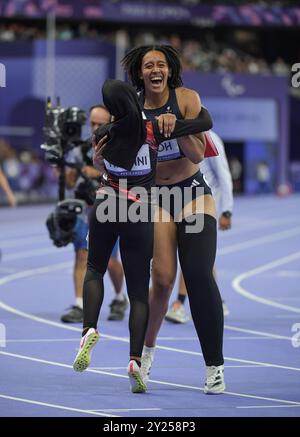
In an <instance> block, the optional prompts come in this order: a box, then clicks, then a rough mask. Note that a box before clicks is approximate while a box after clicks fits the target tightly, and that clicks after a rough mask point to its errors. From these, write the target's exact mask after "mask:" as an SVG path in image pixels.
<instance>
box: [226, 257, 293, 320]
mask: <svg viewBox="0 0 300 437" xmlns="http://www.w3.org/2000/svg"><path fill="white" fill-rule="evenodd" d="M298 259H300V252H295V253H292V254H291V255H288V256H284V257H282V258H279V259H277V260H275V261H272V262H270V263H267V264H263V265H261V266H260V267H256V268H255V269H252V270H248V271H247V272H244V273H241V274H240V275H238V276H237V277H236V278H234V280H233V281H232V287H233V289H234V290H235V291H236V292H237V293H238V294H241V295H242V296H244V297H245V298H247V299H250V300H253V301H255V302H259V303H261V304H264V305H269V306H272V307H275V308H280V309H281V310H286V311H291V312H294V313H298V314H300V308H298V307H294V306H290V305H284V304H281V303H279V302H274V301H273V300H270V299H265V298H263V297H260V296H257V295H255V294H253V293H250V292H249V291H247V290H246V289H245V288H244V287H242V286H241V282H242V281H244V280H245V279H248V278H251V277H252V276H256V275H258V274H260V273H263V272H266V271H268V270H272V269H274V268H276V267H278V266H281V265H283V264H287V263H289V262H293V261H295V260H298Z"/></svg>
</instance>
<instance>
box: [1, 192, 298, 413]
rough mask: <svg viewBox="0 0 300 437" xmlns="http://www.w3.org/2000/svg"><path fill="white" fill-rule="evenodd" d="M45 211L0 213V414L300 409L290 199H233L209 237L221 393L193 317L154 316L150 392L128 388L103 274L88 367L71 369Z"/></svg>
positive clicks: (65, 272)
mask: <svg viewBox="0 0 300 437" xmlns="http://www.w3.org/2000/svg"><path fill="white" fill-rule="evenodd" d="M51 209H52V208H51V206H42V207H28V208H18V209H16V210H12V209H2V210H1V211H0V224H1V227H0V232H1V234H0V247H1V249H2V262H1V264H0V321H1V325H0V331H1V332H2V337H1V336H0V341H1V338H2V343H0V367H1V382H0V415H1V416H13V417H14V416H24V417H25V416H56V417H58V416H65V417H66V416H69V417H75V416H89V417H92V416H120V417H139V416H142V417H187V416H189V417H202V416H274V417H275V416H276V417H278V416H298V417H299V416H300V344H299V343H300V335H299V336H298V338H299V340H298V342H297V341H296V340H297V338H295V341H294V343H295V345H294V346H297V345H298V344H299V347H293V345H292V337H293V335H295V334H296V335H297V332H299V331H300V285H299V284H300V196H296V195H294V196H290V197H287V198H283V199H280V198H278V197H271V196H268V197H263V196H261V197H253V198H237V199H236V203H235V214H234V221H233V229H232V230H231V231H230V232H226V233H222V235H221V236H220V238H219V251H218V262H217V265H218V274H219V284H220V289H221V292H222V295H223V297H224V298H225V300H226V303H227V304H228V307H229V309H230V315H229V316H228V317H227V318H226V320H225V335H224V354H225V376H226V384H227V391H226V393H225V394H223V395H220V396H206V395H204V394H203V390H202V387H203V381H204V362H203V358H202V355H201V353H200V348H199V344H198V341H197V338H196V335H195V330H194V327H193V324H192V323H191V322H189V323H187V324H185V325H174V324H171V323H168V322H165V323H164V325H163V328H162V330H161V332H160V337H159V340H158V346H159V347H158V349H157V352H156V357H155V363H154V367H153V371H152V374H151V382H150V383H149V387H148V392H147V393H146V394H140V395H134V394H132V393H131V392H130V389H129V382H128V378H127V375H126V368H127V362H128V326H127V324H128V321H127V319H126V320H124V321H122V322H108V321H107V320H106V318H107V314H108V304H109V303H110V301H111V299H112V298H113V292H112V288H111V283H110V281H109V279H108V278H106V295H105V300H104V304H103V307H102V313H101V316H100V321H99V330H100V334H101V339H100V342H99V343H98V345H97V347H96V348H95V350H94V352H93V357H92V364H91V368H90V369H88V370H87V371H86V372H84V373H83V374H77V373H75V372H74V371H73V369H72V362H73V359H74V357H75V354H76V350H77V348H78V345H79V339H80V332H81V327H80V325H64V324H62V323H60V315H61V314H62V313H63V312H64V310H65V308H66V307H68V306H69V305H70V304H71V303H72V301H73V286H72V262H73V248H72V247H71V246H69V247H67V248H64V249H56V248H55V247H53V246H52V245H51V243H50V241H49V240H48V237H47V234H46V229H45V225H44V221H45V217H46V215H47V214H48V212H49V211H50V210H51ZM294 324H298V325H294ZM293 325H294V328H293ZM292 329H294V331H292ZM4 331H6V345H5V344H4V340H5V339H4V338H3V334H4Z"/></svg>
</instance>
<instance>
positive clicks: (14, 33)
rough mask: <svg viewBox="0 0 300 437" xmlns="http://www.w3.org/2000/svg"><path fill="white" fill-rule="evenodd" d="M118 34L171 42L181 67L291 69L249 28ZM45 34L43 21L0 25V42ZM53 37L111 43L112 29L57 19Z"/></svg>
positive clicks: (132, 40)
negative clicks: (196, 32) (220, 32)
mask: <svg viewBox="0 0 300 437" xmlns="http://www.w3.org/2000/svg"><path fill="white" fill-rule="evenodd" d="M225 35H226V33H225ZM122 36H123V39H124V44H125V46H126V47H127V48H129V47H132V46H136V45H140V44H155V43H165V44H171V45H172V46H173V47H175V48H177V49H178V50H179V52H180V53H181V56H182V63H183V68H184V70H187V71H188V70H193V71H202V72H216V73H224V72H235V73H251V74H275V75H289V74H290V72H291V66H290V65H289V63H288V62H287V61H286V60H284V59H283V57H282V56H277V57H275V58H273V59H266V56H264V55H265V54H264V53H260V47H261V44H260V43H261V41H260V40H259V38H258V36H257V33H256V32H254V31H253V30H236V31H235V32H234V33H233V32H232V35H231V37H230V41H228V38H226V37H225V38H222V37H219V38H218V39H217V38H216V37H215V34H214V32H213V31H211V30H207V31H206V32H202V33H201V34H200V33H199V36H198V38H197V37H195V36H193V37H189V36H188V35H187V36H184V35H181V33H179V32H178V33H169V34H168V33H164V34H161V33H159V32H157V31H156V30H155V29H153V30H152V31H151V32H150V31H143V32H140V33H138V34H136V33H134V34H132V33H131V32H130V31H128V30H123V31H122ZM45 38H46V30H45V28H44V25H28V24H24V22H7V23H6V24H2V25H0V42H1V41H4V42H10V41H16V40H34V39H45ZM56 38H57V39H58V40H63V41H68V40H72V39H74V38H85V39H89V38H92V39H95V38H97V39H101V40H102V41H110V42H113V43H114V42H115V39H116V32H115V31H106V32H104V31H103V30H100V27H99V25H98V24H96V23H87V22H80V23H78V24H74V23H73V24H71V23H63V24H62V23H60V24H59V23H58V25H57V28H56Z"/></svg>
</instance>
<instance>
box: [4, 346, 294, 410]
mask: <svg viewBox="0 0 300 437" xmlns="http://www.w3.org/2000/svg"><path fill="white" fill-rule="evenodd" d="M0 355H6V356H9V357H13V358H19V359H23V360H28V361H34V362H37V363H41V364H48V365H51V366H58V367H64V368H69V369H72V370H73V367H72V366H71V365H69V364H64V363H59V362H57V361H49V360H43V359H40V358H34V357H30V356H28V355H20V354H13V353H10V352H2V351H0ZM299 370H300V369H299ZM85 372H91V373H98V374H101V375H106V376H113V377H116V378H126V379H128V376H126V375H119V374H117V373H112V372H105V371H103V370H94V369H86V370H85ZM149 382H153V383H155V384H160V385H167V386H171V387H180V388H187V389H191V390H199V391H203V388H201V387H195V386H193V385H186V384H176V383H174V382H166V381H160V380H156V379H149ZM224 394H227V395H231V396H238V397H243V398H249V399H260V400H267V401H272V402H281V403H283V404H290V405H295V404H297V405H298V404H299V402H296V401H290V400H286V399H277V398H269V397H266V396H257V395H249V394H245V393H237V392H229V391H225V392H224ZM88 411H89V410H88Z"/></svg>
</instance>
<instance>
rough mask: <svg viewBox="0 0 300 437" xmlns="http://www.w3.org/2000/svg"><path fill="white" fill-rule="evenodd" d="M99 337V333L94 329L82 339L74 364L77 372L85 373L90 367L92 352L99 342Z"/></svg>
mask: <svg viewBox="0 0 300 437" xmlns="http://www.w3.org/2000/svg"><path fill="white" fill-rule="evenodd" d="M99 337H100V336H99V332H98V331H96V329H94V328H90V329H89V330H88V331H87V333H86V334H85V335H84V336H83V337H82V338H81V340H80V346H79V351H78V353H77V355H76V358H75V360H74V363H73V369H74V370H75V371H76V372H83V371H84V370H85V369H87V368H88V367H89V365H90V362H91V352H92V349H93V347H94V346H95V345H96V343H97V342H98V340H99Z"/></svg>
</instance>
